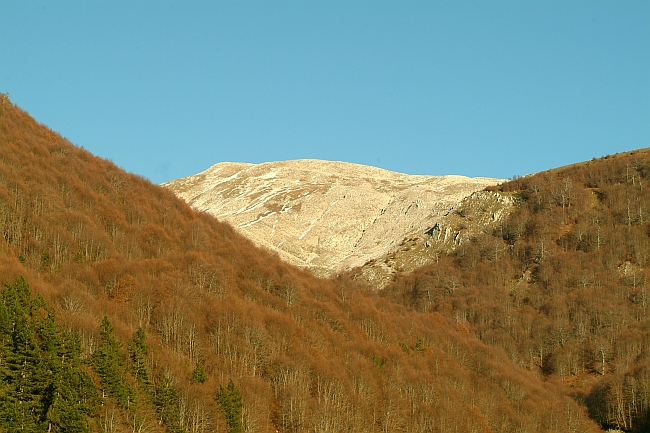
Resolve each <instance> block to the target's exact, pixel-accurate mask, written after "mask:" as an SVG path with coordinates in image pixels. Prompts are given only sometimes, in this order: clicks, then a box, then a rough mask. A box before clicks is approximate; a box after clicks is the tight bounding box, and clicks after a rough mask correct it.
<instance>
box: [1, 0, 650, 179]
mask: <svg viewBox="0 0 650 433" xmlns="http://www.w3.org/2000/svg"><path fill="white" fill-rule="evenodd" d="M0 16H1V17H2V25H0V92H5V93H9V95H10V98H11V100H12V101H13V102H14V103H15V104H17V105H19V106H20V107H21V108H23V109H25V110H26V111H28V112H29V113H30V114H31V115H32V116H33V117H35V118H36V119H37V120H38V121H39V122H41V123H44V124H46V125H48V126H49V127H51V128H52V129H54V130H56V131H58V132H60V133H61V134H62V135H64V136H66V137H67V138H68V139H69V140H70V141H72V142H73V143H75V144H77V145H80V146H83V147H85V148H86V149H88V150H89V151H91V152H93V153H94V154H96V155H98V156H101V157H104V158H108V159H111V160H113V161H114V162H115V163H116V164H117V165H119V166H120V167H122V168H124V169H126V170H128V171H131V172H135V173H138V174H140V175H143V176H145V177H147V178H149V179H151V180H152V181H153V182H156V183H159V182H164V181H167V180H171V179H175V178H178V177H183V176H188V175H191V174H195V173H197V172H199V171H202V170H204V169H206V168H208V167H209V166H211V165H212V164H215V163H217V162H221V161H241V162H254V163H259V162H266V161H278V160H286V159H298V158H319V159H329V160H339V161H348V162H355V163H360V164H366V165H374V166H378V167H382V168H386V169H389V170H394V171H399V172H403V173H409V174H430V175H442V174H463V175H468V176H489V177H501V178H509V177H511V176H513V175H523V174H527V173H532V172H535V171H541V170H545V169H548V168H552V167H556V166H561V165H565V164H569V163H573V162H578V161H582V160H587V159H591V158H593V157H599V156H603V155H607V154H612V153H616V152H621V151H626V150H632V149H636V148H640V147H648V146H650V2H649V1H647V0H645V1H625V0H613V1H598V0H589V1H571V0H558V1H543V0H539V1H537V0H535V1H511V2H509V1H462V0H457V1H456V0H454V1H433V0H429V1H408V0H399V1H381V0H372V1H355V0H344V1H336V0H327V1H326V0H322V1H318V0H301V1H282V0H276V1H252V0H242V1H217V0H212V1H191V0H184V1H165V0H156V1H118V0H111V1H94V0H85V1H82V0H78V1H69V0H68V1H66V0H59V1H51V0H47V1H40V2H37V1H31V0H0Z"/></svg>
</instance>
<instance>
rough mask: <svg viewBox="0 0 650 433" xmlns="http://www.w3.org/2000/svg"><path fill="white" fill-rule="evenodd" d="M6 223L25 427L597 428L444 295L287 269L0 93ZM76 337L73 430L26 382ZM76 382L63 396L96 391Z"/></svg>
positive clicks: (3, 257) (40, 389)
mask: <svg viewBox="0 0 650 433" xmlns="http://www.w3.org/2000/svg"><path fill="white" fill-rule="evenodd" d="M533 201H534V200H532V201H531V203H532V202H533ZM571 210H572V208H571ZM566 211H568V209H566ZM0 233H1V234H2V237H3V239H2V241H1V242H0V278H1V279H2V280H4V281H8V282H10V283H12V284H9V285H7V287H6V288H5V289H4V290H3V292H2V293H3V299H10V298H11V297H12V296H14V295H12V293H14V292H12V290H14V291H15V290H23V289H24V288H25V287H26V284H25V283H24V281H23V280H15V279H16V278H17V277H19V276H24V278H25V281H26V282H27V284H29V286H30V288H31V291H32V293H33V294H34V295H36V294H40V295H42V296H43V298H44V301H43V300H39V298H36V301H29V297H28V296H27V295H25V294H24V292H20V293H22V295H21V296H22V298H21V299H23V301H21V302H22V304H21V305H23V307H21V308H13V309H11V310H7V311H11V314H12V315H13V317H17V318H20V320H21V321H23V322H24V323H25V324H26V325H25V326H24V327H22V328H21V329H24V330H25V332H24V335H28V336H31V337H29V338H30V339H31V340H29V341H34V343H33V344H31V343H30V345H27V346H26V345H25V344H23V343H21V342H24V341H26V340H25V338H23V337H21V336H20V335H17V334H16V333H15V332H14V328H12V326H11V323H13V322H11V321H9V322H7V321H3V320H4V319H3V320H0V322H1V323H2V324H3V327H2V328H1V329H0V330H2V344H1V345H0V353H1V354H2V355H3V356H2V360H1V363H3V364H2V365H0V372H4V371H5V370H4V366H5V365H7V364H4V363H6V362H7V361H5V360H6V356H5V355H6V354H11V356H12V357H13V358H12V359H18V358H20V362H17V363H16V362H14V361H12V362H13V363H12V364H11V365H14V366H22V367H21V368H24V374H22V375H20V374H18V375H16V374H14V373H15V370H11V369H9V370H7V371H10V372H13V373H11V374H4V373H3V376H2V383H0V396H9V397H11V398H12V399H13V400H12V401H16V402H18V403H17V405H18V406H16V405H12V406H11V407H27V406H20V405H22V404H25V405H26V404H29V405H31V406H29V407H33V408H35V409H34V410H32V411H27V412H25V411H23V412H22V413H21V414H20V416H22V417H23V418H21V419H23V420H31V421H30V423H31V424H29V425H30V426H32V427H29V428H27V429H24V430H23V431H44V430H48V429H51V430H52V431H111V432H122V431H124V432H126V431H129V432H133V431H140V432H143V431H148V432H157V431H170V432H225V431H228V432H240V431H247V432H275V431H279V432H343V431H345V432H395V431H404V432H448V431H467V432H496V431H499V432H547V431H554V432H566V431H587V430H589V429H591V431H597V430H598V428H597V426H596V425H595V424H594V423H593V422H592V421H591V420H589V418H588V417H587V411H586V409H585V408H584V407H583V406H581V405H580V404H579V403H577V402H576V401H575V400H573V399H572V398H570V397H568V396H566V395H565V394H563V390H562V386H561V384H556V383H550V382H545V381H544V380H543V379H544V378H543V375H539V374H537V372H536V371H534V370H533V371H531V370H530V369H529V366H528V365H527V364H523V365H521V364H522V363H521V362H519V361H518V360H516V359H515V363H513V362H512V361H511V360H510V359H509V358H508V355H509V354H510V352H509V351H508V350H507V349H506V350H504V348H503V347H502V345H498V344H494V341H490V340H487V339H486V338H482V339H480V338H477V336H475V331H474V329H473V328H471V327H470V328H468V326H469V325H468V324H467V321H465V320H461V319H462V317H459V318H457V319H450V318H449V315H448V311H451V309H452V308H453V307H452V306H450V307H448V308H447V307H445V308H446V309H445V308H440V312H432V309H431V308H427V309H424V308H420V309H419V310H416V309H414V308H412V306H411V305H410V304H409V306H403V305H401V304H400V303H399V302H394V301H393V300H391V299H389V298H386V297H383V298H382V297H379V296H377V295H375V294H373V293H372V292H366V291H364V290H363V289H361V288H359V287H358V286H356V285H355V284H354V283H353V282H351V280H348V279H345V278H341V279H339V280H336V281H333V280H324V279H317V278H315V277H313V276H312V275H311V274H309V273H307V272H304V271H300V270H298V269H295V268H292V267H290V266H288V265H285V264H283V263H282V262H281V261H280V260H278V259H277V258H276V257H273V256H271V255H269V254H268V253H265V252H263V251H260V250H258V249H256V248H255V247H254V246H253V245H252V244H251V243H250V242H248V241H247V240H245V239H244V238H242V237H241V236H239V235H237V234H236V233H234V231H233V230H232V229H230V228H229V227H228V226H227V225H224V224H221V223H219V222H218V221H216V220H215V219H214V218H212V217H210V216H208V215H205V214H200V213H196V212H194V211H192V210H191V209H190V208H189V207H188V206H187V205H186V204H184V203H183V202H182V201H181V200H179V199H177V198H175V197H174V196H173V195H172V193H171V192H168V191H166V190H164V189H162V188H160V187H158V186H155V185H152V184H151V183H149V182H148V181H147V180H145V179H142V178H140V177H138V176H135V175H132V174H128V173H125V172H124V171H122V170H120V169H119V168H117V167H116V166H115V165H114V164H112V163H111V162H109V161H106V160H102V159H100V158H97V157H94V156H92V155H91V154H89V153H88V152H87V151H85V150H83V149H80V148H77V147H75V146H73V145H72V144H70V143H69V142H68V141H66V140H65V139H64V138H62V137H61V136H59V135H58V134H56V133H54V132H52V131H51V130H49V129H47V128H46V127H44V126H42V125H39V124H38V123H37V122H35V121H34V120H33V119H32V118H30V117H29V115H28V114H27V113H25V112H24V111H21V110H20V109H19V108H17V107H15V106H13V105H12V104H11V103H10V102H9V100H8V99H7V98H6V97H5V96H4V95H3V97H2V106H1V107H0ZM477 263H478V262H477ZM14 281H16V282H15V283H14ZM416 299H419V298H418V297H416ZM468 299H470V298H468ZM398 300H399V299H398ZM468 302H469V301H468ZM46 303H47V304H48V305H49V306H50V307H53V309H54V311H55V312H56V317H57V320H58V323H59V325H60V326H61V327H62V328H63V329H64V331H59V330H55V328H52V329H53V330H52V331H48V332H45V331H44V330H43V328H42V327H39V326H40V325H39V324H40V323H45V322H43V320H44V319H42V318H43V317H54V313H52V315H51V316H50V315H45V313H44V312H45V311H47V306H46ZM29 305H33V307H29ZM494 308H495V309H497V310H498V306H495V307H494ZM531 308H535V307H531ZM424 310H426V311H424ZM2 311H4V310H2ZM2 311H0V313H2ZM41 312H43V313H41ZM2 314H4V313H2ZM8 314H9V313H8ZM23 318H24V320H23ZM16 320H18V319H16ZM21 323H22V322H21ZM32 324H33V326H32ZM5 325H7V326H5ZM28 325H29V326H28ZM34 327H35V328H34ZM68 330H69V331H72V332H73V333H75V335H76V337H74V338H75V339H76V340H75V341H77V343H75V346H74V347H76V348H77V349H75V350H77V352H78V357H77V358H73V359H75V360H76V361H75V363H78V364H79V365H77V364H75V366H74V368H76V369H77V370H70V371H74V372H77V371H78V369H81V370H82V371H83V372H84V373H75V374H77V375H78V376H76V377H86V374H87V375H88V376H89V377H90V378H91V379H92V383H93V384H94V385H93V386H94V387H95V388H96V390H97V395H98V396H99V397H97V398H98V400H99V403H97V404H93V403H92V401H90V400H89V401H88V404H87V406H84V408H85V409H84V410H85V411H80V412H76V413H75V416H76V418H75V420H76V421H75V424H74V426H75V427H70V425H71V424H70V423H69V422H68V421H69V420H68V418H66V417H64V416H60V415H57V414H60V412H56V411H55V410H54V409H56V407H57V406H56V405H55V403H49V402H56V401H58V400H57V399H56V398H54V397H56V396H57V395H59V394H56V392H55V393H54V394H47V392H49V391H47V390H56V389H60V390H63V389H67V388H66V387H64V386H62V385H61V387H59V388H56V387H53V386H54V385H52V386H49V385H39V386H31V385H32V384H35V383H36V381H37V378H38V377H40V376H38V375H37V374H32V373H31V372H33V371H37V370H36V366H37V367H38V368H39V369H40V368H45V369H47V368H50V369H51V368H54V367H48V366H49V365H59V364H53V363H52V362H49V361H46V360H48V359H50V360H51V353H57V354H59V353H60V352H57V350H59V349H56V347H57V346H55V345H54V346H50V345H47V344H46V339H44V337H43V336H45V335H59V336H60V337H58V338H59V340H60V339H61V338H63V339H65V338H67V337H65V336H66V335H68V334H67V331H68ZM470 330H471V332H470ZM638 332H643V330H641V329H639V330H638ZM21 335H23V334H21ZM64 337H65V338H64ZM479 337H483V336H481V335H479ZM26 338H27V337H26ZM54 340H56V339H54ZM54 340H53V341H54ZM47 341H49V340H47ZM56 341H58V340H56ZM486 343H489V344H486ZM490 344H492V346H490ZM28 349H29V354H30V355H29V356H27V355H26V353H27V352H26V350H28ZM37 349H38V350H37ZM56 356H59V355H56ZM60 356H61V362H62V363H64V364H65V363H66V362H69V361H66V359H69V358H66V357H63V355H62V354H60ZM17 357H18V358H17ZM77 360H78V361H77ZM517 364H520V365H517ZM32 366H35V367H34V368H32ZM28 367H29V368H28ZM12 368H13V367H12ZM16 368H18V367H16ZM57 368H59V367H57ZM60 368H63V367H60ZM608 368H609V367H608ZM39 371H40V370H39ZM50 371H53V370H50ZM66 371H67V370H66ZM17 377H21V380H23V381H24V383H25V384H29V385H30V386H18V384H17V382H15V380H17V379H12V378H17ZM51 383H58V382H55V381H53V382H51ZM86 385H87V384H86ZM57 386H58V385H57ZM84 386H85V385H84ZM70 389H74V390H76V391H75V392H77V393H78V394H70V395H68V397H66V398H70V399H72V400H70V401H74V399H75V398H76V399H79V398H80V397H75V395H82V394H79V393H81V391H83V392H84V393H85V394H83V395H95V394H94V393H93V392H92V391H89V390H88V389H87V387H79V386H77V387H76V388H75V387H72V388H70ZM71 392H72V391H71ZM45 394H47V395H48V396H50V397H51V396H54V397H52V398H50V397H47V398H46V397H45V396H44V395H45ZM93 401H94V400H93ZM37 409H38V410H37ZM0 411H2V413H0V423H3V424H2V425H0V429H8V431H14V430H12V429H13V428H15V427H12V426H15V425H16V424H15V422H16V419H17V418H16V417H17V415H16V413H14V412H11V411H10V407H9V406H7V405H0ZM84 417H85V418H84ZM83 419H85V420H86V421H85V422H82V420H83ZM12 423H13V424H12ZM25 425H26V424H25Z"/></svg>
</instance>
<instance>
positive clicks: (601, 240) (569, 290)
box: [385, 149, 650, 432]
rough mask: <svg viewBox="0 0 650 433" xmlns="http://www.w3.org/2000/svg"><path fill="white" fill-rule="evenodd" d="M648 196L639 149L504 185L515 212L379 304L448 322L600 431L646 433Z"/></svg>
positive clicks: (648, 168) (401, 283)
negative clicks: (579, 409)
mask: <svg viewBox="0 0 650 433" xmlns="http://www.w3.org/2000/svg"><path fill="white" fill-rule="evenodd" d="M649 186H650V149H641V150H637V151H633V152H628V153H625V154H619V155H614V156H608V157H605V158H601V159H597V160H596V159H595V160H592V161H588V162H585V163H581V164H576V165H573V166H568V167H563V168H559V169H555V170H551V171H548V172H544V173H538V174H535V175H532V176H527V177H524V178H518V179H515V180H512V181H510V182H507V183H504V184H503V185H500V186H499V187H496V188H494V190H497V191H500V192H501V193H504V194H511V195H513V196H514V198H515V199H516V201H517V202H518V206H517V210H516V212H514V213H513V214H511V215H510V216H509V217H508V218H507V219H506V220H505V221H503V222H502V223H501V224H500V225H499V226H498V227H496V228H495V229H494V230H493V231H491V232H486V233H482V234H480V235H479V236H477V237H475V238H474V239H471V241H470V242H468V243H465V244H464V245H462V246H461V247H460V248H459V249H458V250H457V251H456V252H455V253H453V254H450V255H449V256H447V257H441V258H440V260H439V262H438V263H437V264H434V265H431V266H427V267H424V268H421V269H419V270H417V271H416V272H415V273H414V274H413V275H410V276H403V277H401V278H398V280H397V281H396V282H395V283H394V284H393V285H392V286H391V287H389V288H388V289H387V290H386V291H385V295H386V296H387V297H388V298H389V299H393V300H396V301H399V302H401V303H402V304H404V305H407V306H409V307H410V308H412V309H413V310H414V311H421V312H439V313H441V314H443V315H444V316H445V317H448V318H453V319H455V320H457V321H459V322H460V323H462V324H463V325H464V326H465V327H466V328H467V329H468V330H469V332H471V334H472V335H474V336H475V337H477V338H478V339H480V340H481V341H483V342H484V343H485V344H486V345H488V346H490V347H500V348H501V349H502V350H503V351H504V352H505V353H506V354H507V355H508V357H509V358H510V360H511V361H512V362H513V363H514V364H516V365H517V366H519V367H521V368H524V369H526V370H529V371H531V372H533V373H534V374H536V375H537V376H538V377H540V378H542V379H543V380H545V381H547V382H552V383H557V384H558V386H559V387H560V389H562V392H564V393H565V394H567V395H573V396H574V397H575V398H576V399H577V400H578V401H580V402H581V403H582V404H584V405H585V406H586V407H587V408H588V411H589V414H590V416H591V417H592V418H593V419H594V420H596V421H597V422H598V423H599V424H600V425H601V426H602V427H606V428H615V429H622V430H625V431H638V432H641V431H648V429H650V288H649V287H648V264H649V261H650V219H649V217H650V214H649V213H648V212H649V211H650V193H649V191H650V190H648V187H649ZM452 280H453V285H452V284H451V282H450V281H452Z"/></svg>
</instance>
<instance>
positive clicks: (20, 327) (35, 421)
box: [0, 278, 47, 432]
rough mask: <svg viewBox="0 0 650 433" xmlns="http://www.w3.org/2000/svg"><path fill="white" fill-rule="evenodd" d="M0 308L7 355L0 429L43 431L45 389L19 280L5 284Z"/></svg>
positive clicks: (29, 309)
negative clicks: (6, 321)
mask: <svg viewBox="0 0 650 433" xmlns="http://www.w3.org/2000/svg"><path fill="white" fill-rule="evenodd" d="M2 304H3V305H4V307H5V308H6V315H7V317H8V318H9V324H8V325H9V329H8V331H9V334H8V340H5V343H6V349H8V350H7V352H5V354H4V358H5V362H4V368H3V369H2V372H1V373H2V376H3V377H2V378H0V379H1V380H2V382H3V384H6V388H5V390H4V391H5V395H4V398H3V399H2V403H0V413H1V415H0V416H1V421H0V423H1V425H2V427H3V428H5V429H6V430H7V431H26V432H31V431H34V432H36V431H39V430H41V429H42V428H43V426H42V424H41V423H40V422H39V421H40V420H41V419H42V412H43V411H42V404H41V397H42V395H43V393H44V390H45V388H46V387H47V378H46V377H45V375H44V374H43V369H42V367H43V366H42V362H41V357H40V354H39V350H38V346H37V343H36V338H35V335H34V330H33V328H32V327H31V320H30V318H31V317H30V316H31V312H32V311H33V310H32V302H31V296H30V293H29V286H28V285H27V282H26V281H25V280H24V279H23V278H19V279H17V280H16V281H15V282H14V284H11V285H10V284H5V287H4V289H3V290H2Z"/></svg>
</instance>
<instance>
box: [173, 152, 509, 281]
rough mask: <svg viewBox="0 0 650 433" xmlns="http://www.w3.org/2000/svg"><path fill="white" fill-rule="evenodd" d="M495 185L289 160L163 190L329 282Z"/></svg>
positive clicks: (224, 170) (226, 169)
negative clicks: (331, 278) (473, 194)
mask: <svg viewBox="0 0 650 433" xmlns="http://www.w3.org/2000/svg"><path fill="white" fill-rule="evenodd" d="M499 182H500V179H491V178H468V177H463V176H413V175H406V174H401V173H395V172H390V171H387V170H383V169H379V168H375V167H368V166H363V165H358V164H350V163H344V162H331V161H320V160H296V161H284V162H270V163H264V164H258V165H255V164H243V163H228V162H224V163H219V164H216V165H214V166H212V167H211V168H209V169H208V170H206V171H204V172H202V173H199V174H197V175H195V176H190V177H186V178H182V179H178V180H174V181H171V182H168V183H166V184H163V186H165V187H166V188H169V189H170V190H172V191H173V192H174V193H176V194H177V195H178V196H179V197H181V198H183V199H184V200H185V201H186V202H187V203H189V204H190V205H191V206H192V207H193V208H195V209H197V210H201V211H205V212H207V213H210V214H212V215H214V216H216V217H217V218H219V219H220V220H222V221H226V222H228V223H230V224H231V225H233V226H234V227H235V228H237V229H238V230H239V231H240V232H241V233H242V234H244V235H245V236H247V237H248V238H250V239H252V240H253V241H254V242H255V243H257V244H258V245H260V246H263V247H265V248H268V249H270V250H272V251H275V252H277V253H278V254H279V256H280V257H282V258H283V259H284V260H285V261H287V262H289V263H291V264H294V265H297V266H301V267H308V268H310V269H311V270H312V271H313V272H314V273H315V274H317V275H322V276H330V275H333V274H336V273H338V272H341V271H343V270H347V269H351V268H354V267H357V266H361V265H363V264H364V263H366V262H368V261H370V260H373V259H377V258H379V257H383V256H385V255H386V254H388V253H390V252H391V251H392V250H394V249H395V248H396V247H398V246H399V245H400V244H401V243H402V241H403V240H404V239H405V238H407V237H408V236H409V235H413V234H421V233H424V232H425V231H427V230H430V229H431V228H432V227H434V226H435V225H436V223H437V222H438V221H440V220H441V218H443V217H444V215H446V214H448V213H449V211H450V210H451V209H452V208H454V207H457V206H459V204H460V203H461V202H462V200H463V199H465V198H466V197H468V196H470V195H471V194H472V193H474V192H476V191H479V190H482V189H483V188H485V187H486V186H489V185H495V184H497V183H499Z"/></svg>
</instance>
